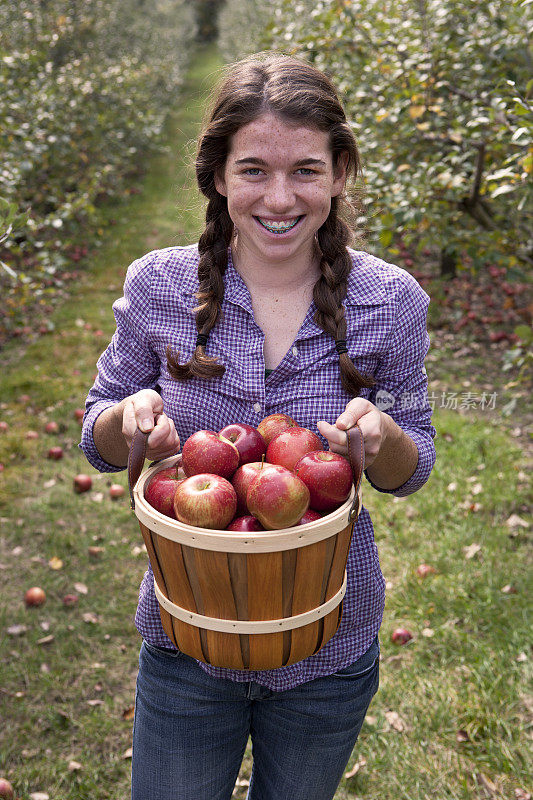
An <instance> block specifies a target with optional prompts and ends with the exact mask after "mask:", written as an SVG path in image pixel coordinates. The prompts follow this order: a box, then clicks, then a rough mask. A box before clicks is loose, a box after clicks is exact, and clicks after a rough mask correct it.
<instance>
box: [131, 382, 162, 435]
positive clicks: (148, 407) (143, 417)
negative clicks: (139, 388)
mask: <svg viewBox="0 0 533 800" xmlns="http://www.w3.org/2000/svg"><path fill="white" fill-rule="evenodd" d="M132 403H133V408H134V411H135V423H136V425H137V427H139V428H140V429H141V430H142V431H144V433H148V431H151V430H153V429H154V427H155V421H156V415H157V414H160V413H161V412H162V411H163V401H162V400H161V398H160V397H159V395H158V394H156V393H155V392H154V393H153V394H150V395H147V394H144V393H143V394H142V395H140V396H139V397H138V398H135V397H134V398H133V400H132Z"/></svg>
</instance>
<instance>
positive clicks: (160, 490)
mask: <svg viewBox="0 0 533 800" xmlns="http://www.w3.org/2000/svg"><path fill="white" fill-rule="evenodd" d="M185 478H186V475H185V472H184V471H183V467H181V466H179V465H178V464H175V465H174V466H173V467H166V469H162V470H161V471H160V472H156V474H155V475H154V477H153V478H151V480H150V482H149V483H148V486H146V488H145V490H144V496H145V498H146V500H147V501H148V502H149V503H150V505H151V506H153V507H154V508H155V509H156V510H157V511H159V512H160V513H161V514H166V516H167V517H172V519H176V515H175V513H174V494H175V493H176V489H177V487H178V485H179V484H180V483H181V482H182V481H184V480H185ZM121 488H122V487H121Z"/></svg>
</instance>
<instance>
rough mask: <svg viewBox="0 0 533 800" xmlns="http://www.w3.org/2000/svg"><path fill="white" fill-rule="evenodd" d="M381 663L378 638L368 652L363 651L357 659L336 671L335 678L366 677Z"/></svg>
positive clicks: (354, 678)
mask: <svg viewBox="0 0 533 800" xmlns="http://www.w3.org/2000/svg"><path fill="white" fill-rule="evenodd" d="M378 665H379V644H378V640H377V638H376V639H375V640H374V641H373V642H372V644H371V645H370V647H369V648H368V650H367V651H366V653H363V655H362V656H360V657H359V658H358V659H357V660H356V661H353V662H352V663H351V664H348V666H346V667H342V668H341V669H339V670H337V672H334V673H333V675H332V677H334V678H350V679H352V680H356V679H357V678H364V677H365V675H370V673H371V672H373V671H374V670H376V669H377V668H378Z"/></svg>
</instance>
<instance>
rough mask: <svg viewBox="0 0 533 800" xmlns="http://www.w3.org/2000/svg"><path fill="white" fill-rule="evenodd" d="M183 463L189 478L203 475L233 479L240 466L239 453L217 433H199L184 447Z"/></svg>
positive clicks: (190, 438)
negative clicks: (209, 474)
mask: <svg viewBox="0 0 533 800" xmlns="http://www.w3.org/2000/svg"><path fill="white" fill-rule="evenodd" d="M181 463H182V466H183V469H184V470H185V474H186V475H187V477H189V478H190V477H191V476H192V475H199V474H201V473H204V474H205V473H211V474H215V475H220V477H221V478H231V476H232V475H233V473H234V472H235V470H236V469H237V467H238V466H239V451H238V450H237V448H236V447H235V445H234V444H233V442H230V441H229V439H226V438H225V437H224V436H221V435H220V434H219V433H216V432H215V431H197V432H196V433H193V434H192V436H189V438H188V439H187V441H186V442H185V444H184V445H183V449H182V451H181Z"/></svg>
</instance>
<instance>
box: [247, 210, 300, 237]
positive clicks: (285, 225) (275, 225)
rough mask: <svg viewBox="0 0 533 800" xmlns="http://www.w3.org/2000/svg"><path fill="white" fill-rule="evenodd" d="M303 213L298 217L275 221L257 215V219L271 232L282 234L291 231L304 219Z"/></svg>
mask: <svg viewBox="0 0 533 800" xmlns="http://www.w3.org/2000/svg"><path fill="white" fill-rule="evenodd" d="M302 217H303V214H301V215H300V216H299V217H296V219H292V220H282V221H281V222H275V221H274V220H268V219H262V218H261V217H255V219H256V220H257V221H258V222H259V224H260V225H261V226H262V227H263V228H265V229H266V230H267V231H269V232H270V233H275V234H278V235H280V234H282V233H287V232H288V231H291V230H292V229H293V228H294V227H295V226H296V225H297V224H298V223H299V222H300V220H301V219H302Z"/></svg>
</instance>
